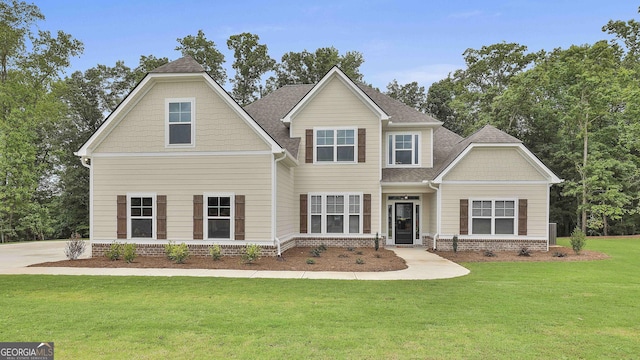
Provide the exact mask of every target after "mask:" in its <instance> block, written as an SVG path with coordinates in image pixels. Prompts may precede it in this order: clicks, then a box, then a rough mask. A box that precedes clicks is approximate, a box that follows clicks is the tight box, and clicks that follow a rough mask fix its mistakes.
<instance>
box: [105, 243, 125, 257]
mask: <svg viewBox="0 0 640 360" xmlns="http://www.w3.org/2000/svg"><path fill="white" fill-rule="evenodd" d="M122 250H123V247H122V244H120V243H119V242H116V241H114V242H113V243H112V244H111V245H109V249H108V250H107V251H105V253H104V255H105V256H106V257H107V258H108V259H109V260H111V261H116V260H118V259H120V257H121V256H122Z"/></svg>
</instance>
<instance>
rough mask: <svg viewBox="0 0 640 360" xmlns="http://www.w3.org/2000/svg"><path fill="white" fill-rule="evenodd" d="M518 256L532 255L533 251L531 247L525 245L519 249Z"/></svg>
mask: <svg viewBox="0 0 640 360" xmlns="http://www.w3.org/2000/svg"><path fill="white" fill-rule="evenodd" d="M518 256H531V251H529V248H527V247H526V246H523V247H521V248H520V251H518Z"/></svg>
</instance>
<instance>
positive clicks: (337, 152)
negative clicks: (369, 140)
mask: <svg viewBox="0 0 640 360" xmlns="http://www.w3.org/2000/svg"><path fill="white" fill-rule="evenodd" d="M313 135H314V151H313V156H314V160H315V162H316V163H355V162H356V161H357V153H356V151H357V149H358V136H357V135H358V131H357V129H355V128H334V129H314V131H313Z"/></svg>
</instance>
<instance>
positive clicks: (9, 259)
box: [0, 241, 469, 280]
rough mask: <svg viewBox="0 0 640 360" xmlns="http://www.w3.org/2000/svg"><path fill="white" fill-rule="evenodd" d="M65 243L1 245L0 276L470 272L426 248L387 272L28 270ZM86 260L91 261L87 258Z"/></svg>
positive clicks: (414, 275)
mask: <svg viewBox="0 0 640 360" xmlns="http://www.w3.org/2000/svg"><path fill="white" fill-rule="evenodd" d="M65 244H66V242H65V241H43V242H29V243H17V244H4V245H0V275H7V274H10V275H15V274H42V275H107V276H110V275H113V276H200V277H229V278H270V279H337V280H432V279H448V278H454V277H458V276H463V275H467V274H468V273H469V270H468V269H466V268H464V267H462V266H460V265H458V264H456V263H454V262H452V261H449V260H447V259H443V258H441V257H440V256H438V255H436V254H433V253H430V252H427V251H426V250H425V249H424V248H395V247H390V248H389V249H390V250H392V251H394V252H395V253H396V254H397V255H398V256H400V257H401V258H403V259H405V261H406V262H407V266H408V268H407V269H404V270H398V271H384V272H337V271H267V270H209V269H135V268H71V267H27V266H28V265H31V264H38V263H43V262H47V261H58V260H65V259H66V257H65V255H64V247H65ZM83 257H88V255H84V256H83Z"/></svg>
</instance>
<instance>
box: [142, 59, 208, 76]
mask: <svg viewBox="0 0 640 360" xmlns="http://www.w3.org/2000/svg"><path fill="white" fill-rule="evenodd" d="M150 72H151V73H201V72H205V71H204V68H203V67H202V65H200V64H198V62H197V61H195V60H194V59H193V58H192V57H191V56H188V55H187V56H185V57H182V58H180V59H178V60H175V61H172V62H170V63H167V64H164V65H162V66H160V67H157V68H155V69H153V70H151V71H150Z"/></svg>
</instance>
